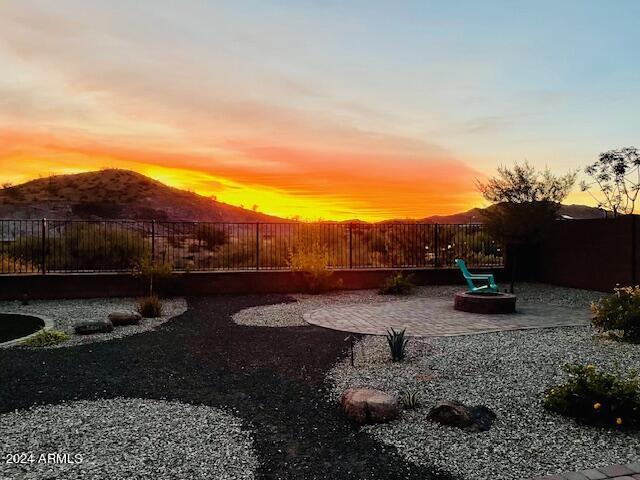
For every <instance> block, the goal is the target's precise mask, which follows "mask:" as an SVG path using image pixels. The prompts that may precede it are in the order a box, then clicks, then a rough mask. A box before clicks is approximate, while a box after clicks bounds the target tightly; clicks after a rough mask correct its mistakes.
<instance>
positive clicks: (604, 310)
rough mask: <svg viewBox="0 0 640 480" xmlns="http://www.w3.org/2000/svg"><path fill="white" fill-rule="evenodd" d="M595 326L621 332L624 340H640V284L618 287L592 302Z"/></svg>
mask: <svg viewBox="0 0 640 480" xmlns="http://www.w3.org/2000/svg"><path fill="white" fill-rule="evenodd" d="M591 311H592V313H593V318H592V320H591V322H592V324H593V326H594V327H595V328H596V329H597V330H599V331H601V332H613V333H620V336H621V337H622V338H623V339H624V340H633V341H637V340H640V286H635V287H624V288H616V289H615V290H614V293H613V295H610V296H608V297H606V298H603V299H602V300H600V301H599V302H594V303H592V304H591Z"/></svg>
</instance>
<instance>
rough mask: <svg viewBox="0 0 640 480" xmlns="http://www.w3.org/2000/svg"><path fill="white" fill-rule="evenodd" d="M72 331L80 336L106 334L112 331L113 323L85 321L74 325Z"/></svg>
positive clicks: (108, 321) (107, 321)
mask: <svg viewBox="0 0 640 480" xmlns="http://www.w3.org/2000/svg"><path fill="white" fill-rule="evenodd" d="M73 329H74V330H75V332H76V333H77V334H80V335H91V334H93V333H108V332H111V331H113V323H111V321H110V320H87V321H84V322H78V323H76V324H75V326H74V327H73Z"/></svg>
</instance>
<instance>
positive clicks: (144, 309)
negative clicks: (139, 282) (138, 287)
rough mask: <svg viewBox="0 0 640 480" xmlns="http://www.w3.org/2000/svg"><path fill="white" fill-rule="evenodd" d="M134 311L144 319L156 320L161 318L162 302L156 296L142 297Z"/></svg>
mask: <svg viewBox="0 0 640 480" xmlns="http://www.w3.org/2000/svg"><path fill="white" fill-rule="evenodd" d="M136 310H138V313H139V314H140V315H142V316H143V317H144V318H157V317H160V316H162V302H161V301H160V299H159V298H158V297H157V296H156V295H151V296H149V297H143V298H141V299H139V300H138V305H137V306H136Z"/></svg>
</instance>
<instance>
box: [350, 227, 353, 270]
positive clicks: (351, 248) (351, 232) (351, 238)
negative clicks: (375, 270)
mask: <svg viewBox="0 0 640 480" xmlns="http://www.w3.org/2000/svg"><path fill="white" fill-rule="evenodd" d="M349 268H353V228H352V224H351V223H350V224H349Z"/></svg>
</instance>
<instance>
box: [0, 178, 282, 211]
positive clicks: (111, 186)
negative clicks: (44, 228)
mask: <svg viewBox="0 0 640 480" xmlns="http://www.w3.org/2000/svg"><path fill="white" fill-rule="evenodd" d="M0 218H7V219H11V218H16V219H20V218H51V219H95V220H103V219H116V218H117V219H139V220H151V219H155V220H167V221H198V220H199V221H209V222H283V221H285V220H284V219H282V218H279V217H274V216H270V215H266V214H263V213H259V212H254V211H252V210H246V209H244V208H240V207H234V206H232V205H228V204H226V203H222V202H218V201H215V200H212V199H210V198H207V197H203V196H201V195H197V194H195V193H192V192H188V191H185V190H180V189H178V188H172V187H169V186H167V185H165V184H163V183H160V182H158V181H156V180H153V179H151V178H149V177H146V176H144V175H141V174H139V173H136V172H132V171H129V170H119V169H109V170H100V171H96V172H87V173H79V174H74V175H55V176H51V177H47V178H39V179H36V180H32V181H29V182H26V183H23V184H20V185H15V186H9V185H5V186H4V187H3V188H2V189H1V190H0Z"/></svg>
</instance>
